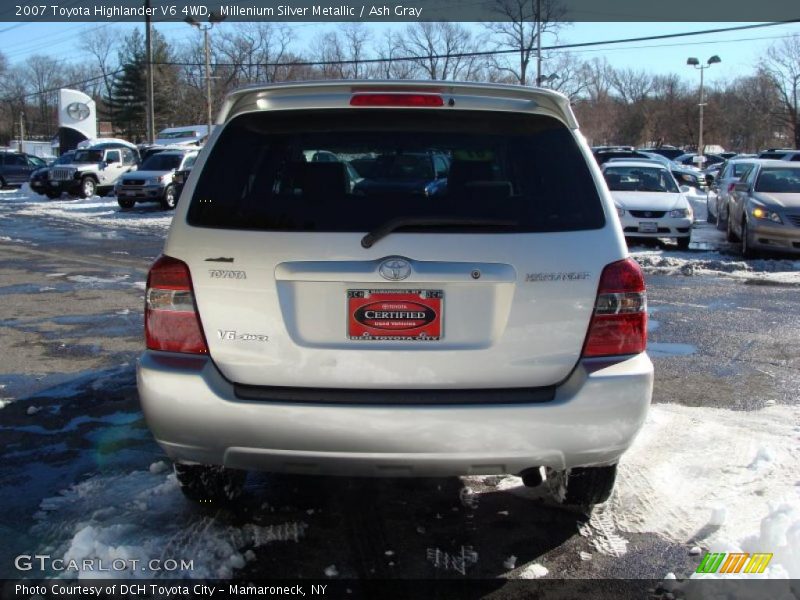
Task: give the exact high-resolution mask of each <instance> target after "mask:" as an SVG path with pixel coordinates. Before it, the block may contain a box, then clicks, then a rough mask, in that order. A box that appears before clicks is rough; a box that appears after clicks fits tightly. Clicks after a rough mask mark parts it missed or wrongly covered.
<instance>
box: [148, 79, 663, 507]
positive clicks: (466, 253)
mask: <svg viewBox="0 0 800 600" xmlns="http://www.w3.org/2000/svg"><path fill="white" fill-rule="evenodd" d="M219 123H220V125H218V127H219V132H218V134H215V136H214V137H213V139H212V141H211V143H210V144H209V145H208V146H207V147H206V148H205V149H204V150H203V154H202V155H201V157H200V159H199V160H198V162H197V164H196V165H195V169H199V172H198V173H194V174H193V175H192V177H191V178H190V179H189V181H188V183H187V186H186V188H185V189H184V193H183V197H182V200H181V202H180V203H179V204H178V206H177V209H176V211H177V212H176V215H175V218H174V219H173V220H172V225H171V228H170V232H169V235H168V238H167V241H166V245H165V247H164V255H163V256H161V257H160V258H159V259H158V260H157V261H156V262H155V264H153V266H152V268H151V269H150V273H149V276H148V283H147V289H146V298H147V300H146V302H147V305H146V310H145V331H146V343H147V350H146V351H145V353H144V354H143V356H142V357H141V360H140V361H139V363H138V367H137V378H138V388H139V396H140V399H141V403H142V407H143V411H144V415H145V418H146V420H147V423H148V425H149V427H150V429H151V430H152V432H153V434H154V436H155V439H156V440H157V441H158V443H159V444H160V445H161V446H162V448H164V450H165V451H166V453H167V454H168V455H169V456H170V457H171V458H172V459H173V461H174V462H175V463H176V465H175V466H176V474H177V477H178V481H179V482H180V484H181V486H182V488H183V490H184V492H185V493H186V495H187V496H188V497H190V498H199V499H209V498H231V497H233V496H235V495H237V494H238V493H240V492H241V489H242V483H243V481H244V475H243V472H242V471H243V470H248V469H256V470H264V471H278V472H280V471H283V472H295V473H328V474H333V475H367V476H393V477H394V476H430V475H438V476H451V475H456V474H463V473H473V474H487V473H516V474H519V475H520V476H521V477H522V480H523V482H524V483H525V484H527V485H531V486H533V485H539V484H541V483H542V482H543V478H544V483H545V484H546V485H547V486H548V487H549V488H550V490H551V491H552V492H553V497H554V498H555V499H556V501H559V502H562V503H566V504H578V505H584V506H585V505H592V504H595V503H597V502H602V501H603V500H605V499H606V498H607V497H608V495H609V493H610V492H611V489H612V487H613V483H614V478H615V474H616V465H617V463H618V461H619V460H620V458H621V456H622V455H623V453H624V452H625V450H626V449H627V448H628V447H629V446H630V445H631V443H632V442H633V439H634V438H635V436H636V434H637V432H638V431H639V429H640V428H641V427H642V424H643V423H644V420H645V416H646V413H647V410H648V407H649V404H650V398H651V393H652V384H653V370H652V364H651V362H650V360H649V358H648V357H647V355H646V353H645V347H646V335H647V334H646V330H647V326H646V325H647V323H646V321H647V316H646V298H645V288H644V279H643V277H642V272H641V269H640V268H639V266H638V265H637V263H636V262H635V261H633V260H632V259H630V258H629V257H628V254H627V249H626V248H625V244H624V239H623V237H622V233H621V231H620V229H619V225H618V222H617V218H616V216H615V212H614V211H615V208H614V205H613V202H612V201H611V198H610V196H609V195H608V192H607V190H606V187H605V185H604V184H603V181H602V178H601V177H600V174H599V172H598V171H597V169H596V168H595V166H594V165H590V164H588V163H587V160H586V159H585V158H584V156H585V155H586V154H588V151H589V149H588V147H587V146H586V142H585V141H584V138H583V136H582V135H581V134H580V133H579V132H578V129H577V122H576V120H575V117H574V114H573V112H572V109H571V108H570V104H569V100H568V98H567V97H566V96H564V95H562V94H559V93H557V92H553V91H550V90H543V89H538V88H526V87H522V86H504V85H491V84H473V83H455V82H448V84H447V87H446V88H443V87H442V86H441V84H440V83H437V82H407V81H379V82H374V81H358V82H355V83H354V82H352V81H347V82H313V83H312V82H310V83H285V84H275V85H265V86H254V87H249V88H245V89H243V90H240V91H237V92H234V93H233V94H231V95H229V96H228V98H227V99H226V101H225V103H224V104H223V108H222V110H221V111H220V117H219ZM320 147H323V148H327V149H329V151H331V152H333V153H335V154H336V155H337V156H339V157H347V159H348V161H350V162H352V164H353V167H354V168H355V169H356V170H357V171H358V172H359V173H360V174H361V175H363V176H364V177H365V178H370V177H374V176H375V174H374V173H366V172H365V173H362V172H361V168H359V166H358V164H359V162H358V161H359V160H363V161H365V160H366V159H368V158H371V157H372V158H374V157H384V156H390V157H393V158H394V159H395V160H396V159H397V158H398V157H407V156H414V157H415V158H416V157H420V156H422V155H424V154H425V153H426V152H427V149H430V148H435V149H437V151H439V152H441V153H442V155H446V156H449V157H452V161H451V164H450V171H449V181H448V186H447V191H446V193H444V194H441V195H436V196H426V195H424V194H418V193H416V188H414V189H412V188H408V189H407V190H406V191H405V193H403V189H404V187H403V185H404V182H405V181H406V173H405V172H404V171H403V169H400V170H399V171H397V175H396V177H397V182H398V185H397V186H396V188H394V189H393V190H387V191H386V192H385V193H382V192H379V191H378V190H377V189H375V190H373V193H372V194H369V195H364V194H359V193H349V192H348V186H347V175H346V168H345V164H344V163H343V162H308V161H306V160H305V157H304V156H303V151H304V150H308V149H314V148H320ZM584 153H586V154H584ZM408 162H410V161H408ZM360 164H361V165H362V168H363V165H365V164H368V163H366V162H361V163H360ZM396 166H402V167H405V166H407V161H401V164H399V165H396ZM414 168H416V167H414ZM390 173H393V171H390ZM456 173H457V174H458V181H457V182H456V184H455V185H454V184H453V179H454V175H455V174H456ZM425 178H426V177H421V178H420V179H425Z"/></svg>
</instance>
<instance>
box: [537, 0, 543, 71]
mask: <svg viewBox="0 0 800 600" xmlns="http://www.w3.org/2000/svg"><path fill="white" fill-rule="evenodd" d="M541 85H542V0H536V87H541Z"/></svg>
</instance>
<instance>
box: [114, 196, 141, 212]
mask: <svg viewBox="0 0 800 600" xmlns="http://www.w3.org/2000/svg"><path fill="white" fill-rule="evenodd" d="M117 204H119V207H120V208H123V209H125V210H127V209H129V208H133V207H134V206H135V205H136V200H131V199H130V198H117Z"/></svg>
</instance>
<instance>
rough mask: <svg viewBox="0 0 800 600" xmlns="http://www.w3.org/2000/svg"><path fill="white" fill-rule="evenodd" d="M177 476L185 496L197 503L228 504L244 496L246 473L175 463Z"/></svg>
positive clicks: (209, 466) (236, 470)
mask: <svg viewBox="0 0 800 600" xmlns="http://www.w3.org/2000/svg"><path fill="white" fill-rule="evenodd" d="M175 476H176V477H177V478H178V483H180V484H181V491H182V492H183V495H184V496H186V497H187V498H189V499H190V500H194V501H196V502H214V501H216V502H228V501H231V500H236V499H237V498H238V497H239V496H241V495H242V492H243V490H244V481H245V479H246V478H247V473H246V472H245V471H240V470H238V469H228V468H226V467H220V466H216V465H184V464H181V463H175Z"/></svg>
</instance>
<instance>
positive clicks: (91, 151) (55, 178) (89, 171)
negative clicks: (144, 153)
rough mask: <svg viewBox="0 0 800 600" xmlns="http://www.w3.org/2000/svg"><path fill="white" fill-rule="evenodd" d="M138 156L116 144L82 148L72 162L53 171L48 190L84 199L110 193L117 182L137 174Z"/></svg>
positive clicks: (50, 175) (73, 156)
mask: <svg viewBox="0 0 800 600" xmlns="http://www.w3.org/2000/svg"><path fill="white" fill-rule="evenodd" d="M137 164H138V163H137V154H136V153H135V151H134V150H133V149H131V148H128V147H126V146H122V147H120V146H117V145H114V144H113V143H109V144H103V143H101V144H98V145H96V146H91V147H89V148H81V149H78V150H76V151H75V154H73V155H72V162H71V163H69V164H65V165H59V166H54V167H52V168H51V169H50V172H49V175H48V177H49V179H48V190H49V191H50V192H51V193H52V194H56V195H59V196H60V195H61V193H62V192H67V193H68V194H70V195H73V196H80V197H81V198H91V197H92V196H94V195H95V194H101V195H104V194H106V193H108V192H110V191H111V190H112V189H113V187H114V184H116V182H117V179H119V178H120V177H122V175H123V174H125V173H127V172H128V171H133V170H136V168H137Z"/></svg>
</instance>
